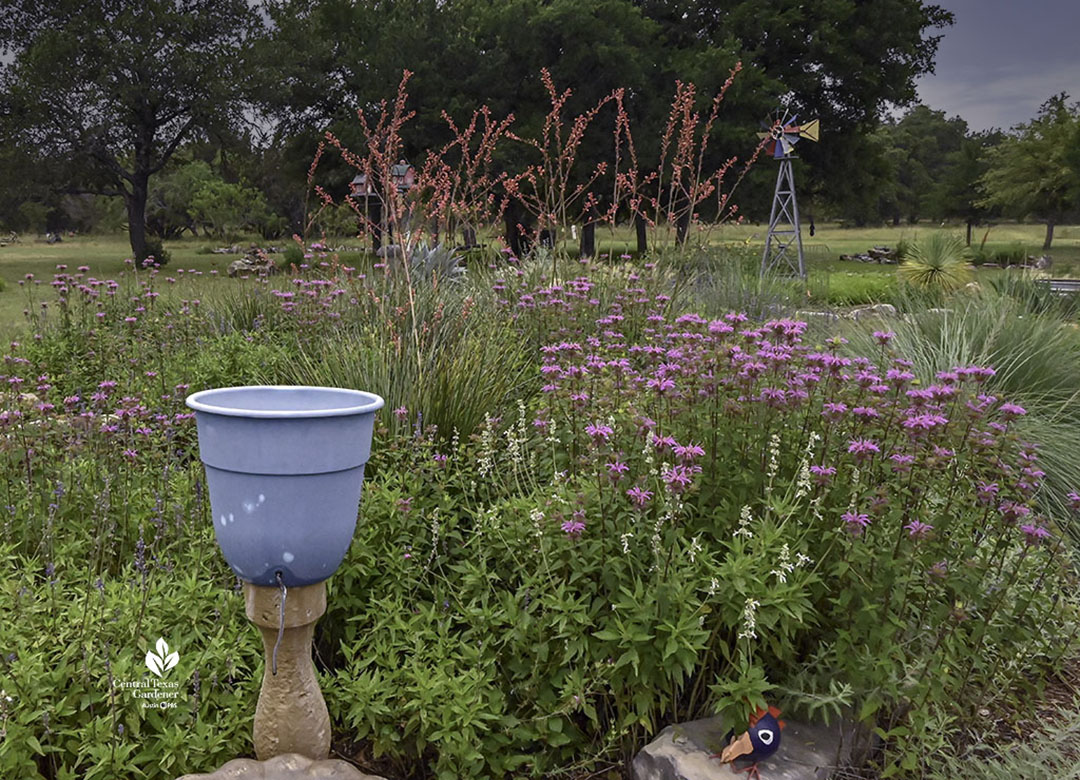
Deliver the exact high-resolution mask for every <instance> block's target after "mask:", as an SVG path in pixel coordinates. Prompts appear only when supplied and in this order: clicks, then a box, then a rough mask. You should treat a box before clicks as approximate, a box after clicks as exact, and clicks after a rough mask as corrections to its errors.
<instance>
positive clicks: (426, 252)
mask: <svg viewBox="0 0 1080 780" xmlns="http://www.w3.org/2000/svg"><path fill="white" fill-rule="evenodd" d="M409 272H410V274H411V276H412V278H413V282H414V283H416V282H432V281H438V282H439V283H440V284H441V283H444V282H460V281H462V280H463V279H464V278H465V266H464V265H462V257H461V255H459V254H457V253H456V252H454V250H453V249H452V248H450V247H449V246H447V245H446V244H427V243H426V242H420V243H418V244H417V245H416V246H415V247H413V250H412V254H411V255H410V257H409Z"/></svg>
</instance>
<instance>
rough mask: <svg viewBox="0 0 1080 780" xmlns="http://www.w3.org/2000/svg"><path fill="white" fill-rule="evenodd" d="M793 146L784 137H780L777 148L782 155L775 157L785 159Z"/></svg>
mask: <svg viewBox="0 0 1080 780" xmlns="http://www.w3.org/2000/svg"><path fill="white" fill-rule="evenodd" d="M794 146H795V144H794V143H792V142H791V140H790V139H789V138H788V137H787V136H786V135H785V136H782V137H781V138H780V144H779V148H780V149H781V150H782V152H783V154H782V155H777V157H787V156H788V155H789V154H791V150H792V149H793V148H794Z"/></svg>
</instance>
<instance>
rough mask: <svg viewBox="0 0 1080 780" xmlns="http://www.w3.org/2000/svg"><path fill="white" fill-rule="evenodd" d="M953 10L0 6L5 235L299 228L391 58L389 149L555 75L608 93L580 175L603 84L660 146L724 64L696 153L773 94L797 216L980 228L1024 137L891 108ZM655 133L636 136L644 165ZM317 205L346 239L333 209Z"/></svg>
mask: <svg viewBox="0 0 1080 780" xmlns="http://www.w3.org/2000/svg"><path fill="white" fill-rule="evenodd" d="M951 23H952V16H951V14H949V13H948V12H947V11H945V10H943V9H942V8H940V7H938V6H936V5H933V4H930V3H926V2H922V1H921V0H875V2H874V3H865V2H860V0H832V2H829V3H797V2H793V1H792V0H753V1H751V0H497V1H496V0H355V2H341V1H340V0H266V2H264V3H262V4H261V5H258V6H255V5H253V4H250V3H248V2H247V0H214V2H209V0H144V1H143V2H140V3H128V2H121V0H89V1H86V0H53V2H49V3H40V2H38V1H37V0H10V1H9V2H7V3H5V4H4V5H3V6H2V7H0V49H2V50H3V52H4V53H5V55H6V57H5V58H4V60H3V64H0V175H2V176H3V177H4V180H5V181H6V182H7V186H6V187H5V188H3V189H2V190H0V225H2V226H4V227H8V228H14V229H29V230H42V229H52V230H57V229H66V228H73V229H94V228H116V227H119V226H124V227H125V228H126V229H127V230H128V232H129V235H130V238H131V245H132V249H133V252H134V253H135V254H136V255H138V256H140V257H141V256H145V255H146V254H147V253H148V252H150V251H151V250H152V249H153V247H154V244H155V242H157V241H160V240H161V239H165V238H172V237H175V236H178V235H182V234H185V233H194V234H198V235H211V236H225V235H228V234H231V233H234V232H238V231H242V230H253V231H258V232H260V233H262V234H263V235H265V236H268V237H276V236H281V235H287V234H290V233H292V232H294V231H298V230H302V229H303V228H304V227H305V212H306V211H307V210H308V209H307V206H308V197H309V195H310V192H309V189H308V187H307V186H306V180H307V173H308V168H309V166H310V164H311V161H312V158H313V155H314V154H315V152H316V149H317V148H318V145H319V143H320V142H321V141H324V140H325V138H326V137H327V136H326V133H327V132H328V131H329V132H330V133H332V134H333V136H334V137H336V138H337V139H339V140H340V142H341V144H342V145H344V146H346V147H349V148H356V147H359V146H362V145H363V143H364V137H363V131H362V128H361V125H360V123H358V122H357V119H356V114H357V112H358V111H359V112H365V113H367V114H370V113H371V112H372V111H374V110H375V109H376V107H377V106H378V101H379V100H380V99H384V98H387V97H392V96H393V95H394V93H395V90H396V88H397V86H398V84H399V82H400V80H401V77H402V72H403V71H404V70H405V69H408V70H410V71H412V73H413V76H412V79H411V80H410V82H409V108H410V110H412V111H415V116H414V117H413V119H412V121H410V122H409V124H408V126H407V127H405V128H403V130H402V154H403V156H405V157H407V158H409V159H410V160H413V161H416V162H417V163H420V162H422V161H423V159H424V156H425V154H426V152H427V151H428V150H431V149H440V148H442V147H444V146H445V145H446V144H448V143H450V142H451V141H452V140H453V137H454V133H453V131H452V129H451V127H450V125H449V124H448V122H447V121H446V117H449V118H450V119H452V120H454V121H456V122H458V123H461V122H465V121H467V120H468V117H469V116H471V115H472V114H473V112H474V111H475V110H476V109H478V108H480V107H481V106H487V107H488V109H489V111H490V114H491V116H493V117H497V118H501V117H507V116H508V115H511V114H512V115H513V124H512V126H511V127H512V132H513V133H514V134H516V135H518V136H522V137H536V136H537V135H538V134H539V133H541V132H542V129H543V123H544V121H545V117H546V116H548V113H549V109H550V104H549V100H548V94H547V92H546V91H545V88H544V85H543V84H542V83H541V73H542V72H543V71H545V70H546V71H547V72H548V73H550V76H551V79H552V80H553V81H554V83H555V84H557V85H558V87H559V88H560V89H562V88H566V87H569V88H571V89H572V92H571V94H570V96H569V97H568V98H567V106H566V107H567V111H568V113H569V115H571V116H573V115H575V114H577V113H580V112H584V111H588V110H590V108H591V107H594V106H597V105H601V108H600V109H599V110H598V113H597V115H596V117H595V118H594V121H593V123H592V125H591V127H592V128H593V131H591V132H590V133H589V134H588V135H587V136H586V137H585V138H584V139H582V142H581V147H580V150H579V152H578V154H577V155H576V157H575V161H574V169H573V171H571V174H570V175H571V177H576V180H578V181H586V180H587V179H588V176H589V175H590V172H592V171H595V170H596V167H597V165H598V164H600V163H602V162H604V160H605V155H607V154H609V150H610V148H611V139H610V134H612V133H614V134H616V135H618V132H619V131H618V130H617V128H616V121H617V112H616V107H615V105H614V104H613V102H611V101H609V102H608V103H606V104H605V103H604V99H605V97H606V96H610V95H612V94H613V93H614V92H615V91H616V90H622V92H621V93H620V94H621V95H622V96H623V99H622V101H621V103H620V106H621V107H622V110H624V111H625V114H626V117H627V121H629V122H630V123H631V124H632V125H633V128H634V134H635V137H637V138H644V137H651V138H656V137H658V136H660V135H661V134H662V133H663V132H664V129H665V127H666V126H667V124H668V122H669V119H670V114H671V111H672V106H671V96H672V94H673V93H675V92H676V81H677V80H681V81H682V82H684V83H685V82H693V83H694V84H696V86H697V91H696V93H695V96H696V97H695V100H696V103H695V105H694V110H696V111H698V112H700V113H701V115H702V116H704V115H707V114H708V111H709V102H708V101H709V100H710V98H711V96H712V95H714V94H716V93H717V92H718V91H719V90H720V89H721V88H722V86H723V84H724V82H725V81H726V79H727V78H728V75H729V73H730V71H731V69H732V68H733V67H735V65H736V63H742V71H741V72H740V73H739V75H738V78H737V79H736V80H735V82H734V83H733V85H732V86H731V89H730V90H729V92H728V94H727V96H726V99H725V103H724V107H723V111H722V113H721V115H720V119H719V121H718V122H716V123H715V124H714V125H713V126H712V127H711V135H712V138H711V140H710V143H709V144H708V147H707V152H706V153H705V155H706V156H707V158H708V159H705V160H703V161H702V166H703V167H705V168H708V169H709V170H714V169H717V168H721V167H722V166H723V165H724V164H725V161H726V160H729V159H730V158H732V157H737V158H739V159H741V160H745V159H746V158H748V157H749V156H750V155H751V154H752V153H753V151H754V148H755V145H756V142H757V139H756V137H755V132H757V131H758V130H759V129H760V128H759V122H760V120H761V119H762V118H764V117H766V116H767V115H768V114H769V112H770V111H772V110H774V109H775V108H776V107H777V106H778V105H780V104H784V105H786V106H787V107H788V108H789V109H790V110H792V111H794V112H797V113H798V114H799V115H800V116H801V117H804V118H810V117H817V118H819V119H820V120H821V124H822V128H823V136H822V143H820V144H817V145H811V144H804V145H802V146H800V147H799V151H800V153H801V155H802V158H803V159H801V160H800V162H799V170H798V176H799V178H800V187H801V188H802V189H803V191H804V193H805V194H804V202H805V203H806V207H808V208H809V209H810V211H811V213H814V212H817V213H819V214H821V215H823V216H824V215H830V216H839V217H843V218H847V219H851V220H853V221H855V222H860V223H867V222H872V221H880V220H886V221H897V220H910V219H913V218H914V219H920V218H933V219H937V218H939V217H940V218H958V219H964V220H967V221H971V222H972V223H974V222H977V221H978V220H980V219H983V218H985V217H986V215H987V214H989V213H991V211H989V210H993V209H999V210H1007V209H1008V208H1011V204H1014V203H1019V202H1020V200H1022V199H1019V198H1017V199H1012V198H1010V201H1009V204H1003V203H1001V202H999V201H998V200H995V198H996V195H995V194H994V191H990V192H989V194H987V193H986V192H983V193H982V194H979V195H978V196H977V197H969V195H971V194H972V193H973V192H976V190H975V189H973V187H972V182H974V181H976V180H978V179H980V177H983V178H984V179H985V180H986V181H987V182H990V181H992V179H991V178H987V177H989V176H990V173H991V169H997V168H1000V167H1001V165H1003V164H1004V163H1005V161H1006V159H1008V158H1009V155H1008V151H1009V149H1011V148H1012V145H1013V143H1014V141H1015V142H1016V143H1019V138H1020V137H1021V136H1022V135H1023V133H1024V132H1027V133H1029V134H1030V133H1031V132H1035V130H1034V129H1032V128H1029V129H1027V130H1024V131H1023V132H1020V131H1018V134H1017V135H1009V134H1004V133H986V134H981V135H980V134H972V133H969V132H968V131H967V128H966V127H964V126H963V122H961V121H960V120H957V119H953V120H947V119H945V118H944V116H943V115H940V114H939V113H937V112H932V111H929V110H928V109H925V108H922V107H917V108H915V109H913V110H912V111H911V112H909V113H908V114H907V115H906V116H904V118H903V119H901V120H898V121H891V120H887V119H885V117H886V116H887V115H888V114H889V112H890V111H892V110H894V109H895V107H896V106H907V105H911V104H912V102H913V100H914V98H915V88H914V84H915V80H916V79H917V78H918V77H919V76H920V75H922V74H925V73H928V72H930V71H931V70H932V68H933V61H934V55H935V52H936V49H937V44H938V40H939V37H940V30H941V29H943V28H944V27H946V26H947V25H949V24H951ZM1055 106H1057V108H1050V107H1048V108H1046V109H1045V111H1046V112H1050V113H1054V112H1056V113H1054V116H1055V117H1056V116H1057V115H1058V114H1061V115H1062V116H1067V117H1068V118H1069V121H1070V122H1072V123H1073V124H1075V120H1076V109H1075V106H1070V105H1069V104H1068V103H1067V101H1066V99H1065V98H1064V97H1061V98H1060V100H1058V103H1056V104H1055ZM1042 116H1043V115H1042V114H1040V117H1042ZM1041 121H1042V119H1036V120H1033V123H1032V124H1033V127H1034V126H1035V125H1036V124H1037V123H1039V122H1041ZM1054 121H1057V120H1056V119H1055V120H1054ZM1038 126H1039V127H1041V125H1038ZM658 146H659V145H658V144H648V145H645V144H641V158H642V159H640V160H639V161H638V162H639V163H640V165H641V166H642V167H643V168H648V167H650V166H655V165H656V164H657V162H658V161H657V159H654V158H655V157H656V155H657V154H658V152H657V151H656V149H657V148H658ZM1025 148H1026V147H1025ZM1071 148H1072V149H1073V150H1075V149H1076V148H1077V144H1075V143H1073V144H1072V146H1071ZM529 154H530V152H529V149H528V148H526V147H524V146H523V145H519V146H517V147H514V146H510V145H507V146H505V147H503V148H500V149H499V150H498V151H497V152H496V154H495V157H494V159H493V161H492V162H493V164H494V165H495V166H497V167H502V168H504V169H506V170H514V169H518V170H520V169H521V168H522V166H525V165H528V164H530V163H531V162H532V160H531V158H530V157H529ZM1073 162H1075V161H1073ZM1073 162H1070V163H1069V164H1073ZM1071 170H1073V171H1075V170H1076V169H1075V167H1074V168H1073V169H1071ZM355 172H356V171H355V169H354V168H353V167H352V166H350V165H348V164H347V162H346V161H345V160H343V159H340V158H334V159H330V158H327V159H325V160H324V161H323V163H322V165H321V167H320V171H319V175H320V177H322V179H321V184H322V186H323V187H324V188H325V191H326V192H327V193H329V194H331V195H333V196H334V197H335V198H340V197H341V196H343V195H344V194H345V193H346V192H347V184H348V181H349V179H350V178H351V177H352V176H353V175H354V174H355ZM774 175H775V174H774V171H773V169H772V166H770V165H767V164H759V165H758V166H757V167H756V169H755V170H753V171H751V173H750V175H749V176H748V177H747V180H746V181H745V183H744V185H743V186H742V188H741V190H740V192H739V195H738V201H739V203H740V206H741V213H742V214H744V215H746V216H748V217H749V218H751V219H754V218H756V219H764V217H765V216H766V215H767V212H768V206H769V200H770V196H771V189H772V180H773V176H774ZM1066 178H1068V176H1066ZM1062 187H1063V189H1062V193H1061V195H1060V197H1059V198H1058V199H1057V200H1056V201H1054V203H1052V204H1047V203H1046V202H1044V199H1043V198H1042V195H1039V196H1038V197H1033V198H1029V199H1026V200H1023V203H1024V206H1023V209H1024V210H1026V211H1027V213H1029V214H1033V215H1036V216H1040V217H1043V218H1052V219H1060V218H1061V216H1062V215H1063V214H1066V213H1068V211H1069V209H1070V208H1072V207H1073V206H1074V205H1075V198H1076V194H1075V189H1076V188H1075V185H1074V184H1069V183H1067V182H1066V183H1065V184H1063V185H1062ZM1001 190H1002V191H1003V192H1004V191H1005V188H1001ZM602 206H604V204H603V203H599V204H598V207H602ZM1051 211H1052V212H1053V215H1052V217H1047V216H1044V213H1045V214H1046V215H1049V214H1050V212H1051ZM323 219H324V221H326V223H327V224H326V225H324V227H327V228H329V229H344V230H347V229H348V224H349V219H348V216H347V215H345V216H342V215H334V214H333V213H332V212H327V213H326V214H325V215H324V217H323ZM335 221H336V222H335ZM338 223H340V224H338Z"/></svg>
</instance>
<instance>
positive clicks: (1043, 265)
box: [1035, 255, 1054, 271]
mask: <svg viewBox="0 0 1080 780" xmlns="http://www.w3.org/2000/svg"><path fill="white" fill-rule="evenodd" d="M1053 264H1054V259H1053V258H1052V257H1050V255H1042V256H1041V257H1037V258H1035V267H1036V268H1037V269H1038V270H1040V271H1045V270H1046V269H1047V268H1049V267H1050V266H1052V265H1053Z"/></svg>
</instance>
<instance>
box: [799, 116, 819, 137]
mask: <svg viewBox="0 0 1080 780" xmlns="http://www.w3.org/2000/svg"><path fill="white" fill-rule="evenodd" d="M798 132H799V137H800V138H805V139H807V140H809V141H817V140H818V137H819V135H820V132H821V125H820V123H819V122H818V120H816V119H811V120H810V121H809V122H807V123H806V124H805V125H803V126H802V127H799V128H798Z"/></svg>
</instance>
